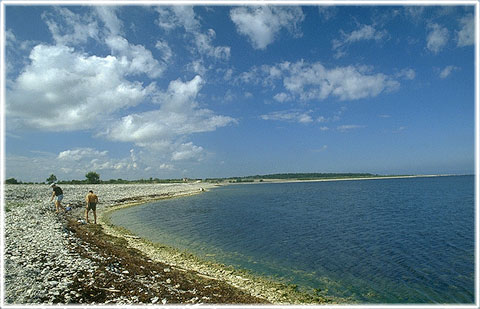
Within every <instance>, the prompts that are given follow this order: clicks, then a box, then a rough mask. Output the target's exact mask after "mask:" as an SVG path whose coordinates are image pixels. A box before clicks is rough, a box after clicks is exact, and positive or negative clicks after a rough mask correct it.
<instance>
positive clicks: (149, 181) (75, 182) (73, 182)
mask: <svg viewBox="0 0 480 309" xmlns="http://www.w3.org/2000/svg"><path fill="white" fill-rule="evenodd" d="M198 180H201V179H198ZM188 181H196V179H189V180H188ZM182 182H186V180H184V179H159V178H150V179H137V180H125V179H121V178H119V179H110V180H98V181H96V182H94V183H95V184H153V183H182ZM5 183H6V184H13V185H16V184H19V185H20V184H43V183H49V182H22V181H18V180H16V179H15V178H9V179H6V180H5ZM56 183H58V184H67V185H81V184H92V182H91V181H89V180H88V179H85V180H75V179H73V180H59V181H57V182H56Z"/></svg>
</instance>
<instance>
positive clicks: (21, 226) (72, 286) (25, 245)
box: [3, 183, 333, 305]
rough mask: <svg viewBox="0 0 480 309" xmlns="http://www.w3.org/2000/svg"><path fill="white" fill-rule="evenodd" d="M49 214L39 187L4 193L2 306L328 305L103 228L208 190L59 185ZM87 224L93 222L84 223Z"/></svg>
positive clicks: (197, 186)
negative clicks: (123, 213)
mask: <svg viewBox="0 0 480 309" xmlns="http://www.w3.org/2000/svg"><path fill="white" fill-rule="evenodd" d="M60 186H61V187H62V189H63V191H64V195H65V198H64V201H63V205H67V204H69V206H70V207H71V208H72V211H70V212H67V213H66V214H55V207H54V205H53V202H50V201H49V200H50V195H51V189H50V188H48V186H46V185H5V187H4V201H5V204H4V205H5V212H4V224H5V226H4V233H5V234H4V240H5V244H4V265H3V266H4V299H3V301H4V303H5V304H139V305H141V304H202V303H216V304H220V303H222V304H266V303H277V304H288V303H297V304H298V303H317V304H318V303H332V302H333V300H332V299H328V298H324V297H319V296H307V295H304V294H302V293H298V292H297V291H295V288H294V287H293V288H292V287H289V286H285V285H282V284H279V283H274V282H269V281H268V280H263V279H257V278H255V277H253V276H250V275H248V274H244V273H242V272H241V271H240V272H239V271H237V270H233V269H228V268H226V267H222V266H221V265H214V264H211V263H210V264H209V263H204V262H202V261H199V260H197V259H196V258H195V257H193V256H189V255H188V254H185V253H184V254H180V253H178V252H175V250H173V249H172V248H167V247H162V246H159V245H157V244H152V243H149V242H148V241H145V240H142V239H138V238H137V237H134V236H132V235H128V233H125V232H122V231H121V230H119V229H118V228H115V227H113V226H111V225H110V224H108V216H103V215H102V214H107V213H108V212H110V211H112V210H114V209H117V208H119V207H126V206H131V205H132V203H133V204H135V203H136V204H138V203H143V202H147V201H150V200H156V199H160V198H169V197H175V196H182V195H191V194H196V193H199V192H202V191H203V190H208V189H209V188H212V187H213V186H214V185H213V184H206V183H185V184H142V185H135V184H122V185H106V184H105V185H60ZM88 190H93V191H94V192H95V193H96V194H98V196H99V199H100V203H99V205H98V206H97V213H98V214H99V220H98V221H99V222H98V223H100V224H97V225H94V224H84V222H82V219H83V211H84V197H85V195H86V193H87V192H88ZM90 219H93V217H92V216H90Z"/></svg>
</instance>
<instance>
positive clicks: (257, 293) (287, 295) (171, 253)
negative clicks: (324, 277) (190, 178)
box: [98, 183, 347, 305]
mask: <svg viewBox="0 0 480 309" xmlns="http://www.w3.org/2000/svg"><path fill="white" fill-rule="evenodd" d="M222 185H230V184H226V183H224V184H221V185H218V184H217V185H211V186H210V187H209V188H207V189H206V190H205V191H209V190H210V189H212V188H214V187H216V186H222ZM204 189H205V188H204ZM205 191H197V192H192V193H187V194H179V195H176V196H168V197H161V198H159V199H154V200H150V201H147V202H136V203H129V204H123V205H115V206H111V207H109V208H108V209H104V210H103V211H102V212H101V213H100V214H99V216H98V218H99V223H100V224H101V225H102V226H103V228H104V232H105V233H106V234H108V235H112V236H115V237H120V238H123V239H125V240H126V241H127V243H128V246H129V247H131V248H135V249H137V250H139V251H140V252H142V253H144V254H146V256H147V257H148V258H150V259H152V260H153V261H157V262H161V263H165V264H168V265H171V266H172V267H174V268H177V269H181V270H183V271H194V272H196V273H198V274H199V275H200V276H201V277H204V278H208V279H213V280H218V281H222V282H225V283H227V284H229V285H231V286H233V287H235V288H238V289H240V290H243V291H245V292H246V293H248V294H249V295H252V296H254V297H258V298H260V299H265V300H266V301H267V302H268V303H271V304H276V305H312V304H317V305H318V304H337V303H346V302H347V300H345V299H339V298H338V299H334V298H332V297H327V296H322V295H311V294H308V293H305V292H299V291H298V290H297V287H296V286H295V285H287V284H285V283H282V282H279V281H278V280H277V281H276V280H274V279H269V278H266V277H262V276H258V275H254V274H252V273H251V272H249V271H247V270H242V269H235V268H234V267H232V266H227V265H223V264H220V263H215V262H211V261H206V260H203V259H201V258H199V257H197V256H195V255H194V254H191V253H189V252H187V251H180V250H177V249H175V248H172V247H170V246H166V245H164V244H158V243H153V242H151V241H149V240H147V239H144V238H141V237H138V236H136V235H135V234H134V233H132V232H131V231H129V230H127V229H124V228H122V227H118V226H115V225H113V224H112V223H111V222H110V219H109V215H110V214H111V213H113V212H115V211H117V210H120V209H124V208H128V207H135V206H138V205H142V204H145V203H149V202H153V201H157V200H162V199H167V198H175V197H187V196H191V195H195V194H200V193H203V192H205Z"/></svg>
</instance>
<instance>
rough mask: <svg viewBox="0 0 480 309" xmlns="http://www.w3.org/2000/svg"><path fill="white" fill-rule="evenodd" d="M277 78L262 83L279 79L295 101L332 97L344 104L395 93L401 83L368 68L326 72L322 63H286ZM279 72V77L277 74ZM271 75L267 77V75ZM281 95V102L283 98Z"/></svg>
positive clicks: (347, 68)
mask: <svg viewBox="0 0 480 309" xmlns="http://www.w3.org/2000/svg"><path fill="white" fill-rule="evenodd" d="M275 67H276V68H277V70H263V72H264V74H265V72H272V71H274V72H276V73H275V75H274V76H272V75H267V76H263V79H264V80H265V79H272V80H275V79H277V80H278V79H280V80H282V82H283V87H284V89H285V90H286V92H287V94H289V95H290V96H291V97H293V98H299V99H300V100H303V101H307V100H325V99H326V98H328V97H330V96H334V97H337V98H339V99H340V100H342V101H345V100H358V99H363V98H368V97H376V96H378V95H379V94H380V93H382V92H389V91H394V90H396V89H397V88H398V87H399V86H400V83H399V82H398V81H396V80H395V79H393V78H392V77H390V76H388V75H385V74H383V73H373V72H371V69H370V68H368V67H365V66H346V67H335V68H330V69H329V68H326V67H325V66H324V65H322V64H321V63H320V62H314V63H307V62H304V61H298V62H296V63H290V62H283V63H280V64H277V65H276V66H275ZM277 71H279V72H280V74H278V73H277ZM267 74H268V73H267ZM282 93H285V91H284V92H280V93H279V94H277V96H279V97H277V100H278V98H283V97H284V95H283V94H282Z"/></svg>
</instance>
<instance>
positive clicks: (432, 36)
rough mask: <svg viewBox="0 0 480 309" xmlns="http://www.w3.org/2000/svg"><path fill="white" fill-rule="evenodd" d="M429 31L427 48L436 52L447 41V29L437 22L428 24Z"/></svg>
mask: <svg viewBox="0 0 480 309" xmlns="http://www.w3.org/2000/svg"><path fill="white" fill-rule="evenodd" d="M428 29H429V30H430V32H429V33H428V35H427V49H428V50H429V51H431V52H432V53H434V54H438V53H439V52H440V51H441V50H442V49H443V48H444V47H445V45H447V42H448V37H449V34H448V30H447V28H444V27H442V26H440V25H438V24H429V25H428Z"/></svg>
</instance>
